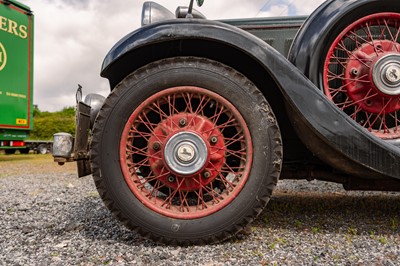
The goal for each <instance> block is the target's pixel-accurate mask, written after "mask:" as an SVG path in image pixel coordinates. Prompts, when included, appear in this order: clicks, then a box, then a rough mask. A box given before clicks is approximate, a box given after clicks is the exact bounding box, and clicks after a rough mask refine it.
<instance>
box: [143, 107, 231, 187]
mask: <svg viewBox="0 0 400 266" xmlns="http://www.w3.org/2000/svg"><path fill="white" fill-rule="evenodd" d="M214 139H216V142H215V141H214ZM223 139H224V137H223V135H222V133H221V132H220V131H219V130H218V129H216V128H215V126H214V124H213V123H212V122H211V121H210V120H209V119H207V118H206V117H203V116H201V115H194V114H188V113H179V114H176V115H173V116H170V117H168V118H167V119H165V120H163V121H162V122H160V123H159V125H158V126H157V127H156V128H155V130H154V132H153V134H152V136H151V137H150V139H149V142H148V149H149V151H150V159H149V161H150V166H151V168H152V170H153V172H154V173H155V174H157V175H159V176H161V177H160V180H161V181H162V182H164V184H165V185H166V186H168V187H170V188H173V189H177V188H178V187H179V188H180V189H182V190H185V191H193V190H196V189H199V188H201V187H202V186H205V185H206V184H209V183H210V182H212V181H213V180H214V179H215V178H216V177H217V176H218V173H219V171H220V169H221V167H222V166H223V164H224V163H225V148H224V142H223V141H222V140H223ZM168 172H169V174H166V173H168Z"/></svg>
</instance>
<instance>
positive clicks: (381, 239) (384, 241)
mask: <svg viewBox="0 0 400 266" xmlns="http://www.w3.org/2000/svg"><path fill="white" fill-rule="evenodd" d="M378 241H379V243H381V244H382V245H386V244H387V243H388V239H387V238H386V237H385V236H380V237H379V239H378Z"/></svg>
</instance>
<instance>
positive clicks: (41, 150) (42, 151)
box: [37, 144, 49, 154]
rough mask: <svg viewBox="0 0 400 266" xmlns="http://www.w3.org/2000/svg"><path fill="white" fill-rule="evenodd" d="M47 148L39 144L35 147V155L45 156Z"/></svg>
mask: <svg viewBox="0 0 400 266" xmlns="http://www.w3.org/2000/svg"><path fill="white" fill-rule="evenodd" d="M48 151H49V150H48V148H47V145H46V144H39V146H38V147H37V153H38V154H46V153H47V152H48Z"/></svg>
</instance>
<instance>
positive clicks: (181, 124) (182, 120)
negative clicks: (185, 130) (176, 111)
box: [179, 118, 186, 127]
mask: <svg viewBox="0 0 400 266" xmlns="http://www.w3.org/2000/svg"><path fill="white" fill-rule="evenodd" d="M179 125H180V126H181V127H184V126H186V119H185V118H182V119H180V120H179Z"/></svg>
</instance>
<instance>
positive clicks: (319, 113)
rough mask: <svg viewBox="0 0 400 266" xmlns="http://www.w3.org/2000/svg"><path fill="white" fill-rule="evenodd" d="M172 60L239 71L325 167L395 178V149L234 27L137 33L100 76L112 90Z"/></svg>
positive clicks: (398, 168) (183, 23)
mask: <svg viewBox="0 0 400 266" xmlns="http://www.w3.org/2000/svg"><path fill="white" fill-rule="evenodd" d="M174 56H202V57H207V58H210V59H214V60H217V61H220V62H222V63H224V64H227V65H229V66H231V67H234V68H236V69H237V70H238V71H240V72H242V73H243V74H244V75H246V76H247V77H248V78H249V79H251V80H252V81H253V82H254V83H255V84H256V85H257V86H258V87H259V88H260V89H261V90H262V91H263V93H264V94H265V95H266V98H267V99H268V101H269V102H270V103H271V104H272V108H274V112H275V114H277V117H278V119H279V121H278V123H279V124H280V126H281V127H282V125H283V124H286V122H287V121H288V120H289V119H290V120H291V121H292V124H293V126H294V128H295V130H296V132H298V136H299V138H300V139H301V140H302V141H303V142H304V144H305V145H306V146H307V147H308V148H309V149H310V150H311V152H312V153H314V154H315V155H316V156H318V157H319V158H320V159H321V160H323V161H325V162H327V163H329V164H330V165H331V166H333V167H335V168H337V169H340V170H342V171H345V172H347V173H349V174H353V175H357V176H360V177H382V176H386V177H394V178H400V165H399V162H400V149H399V148H397V147H395V146H393V145H390V144H387V143H385V142H383V141H381V140H380V139H378V138H376V137H374V136H373V135H372V134H370V133H369V132H367V131H366V130H364V129H363V128H361V127H360V126H359V125H357V124H356V123H355V122H354V121H352V120H351V119H349V118H348V117H347V115H346V114H344V113H343V112H341V111H340V110H338V109H337V108H336V107H335V106H334V105H333V104H332V103H331V102H330V101H328V100H327V98H326V97H325V96H324V95H323V94H322V93H321V91H319V90H318V89H317V88H316V87H315V85H313V84H312V83H311V82H310V81H309V80H308V79H306V78H305V76H304V75H303V74H302V73H301V72H300V71H299V70H298V69H297V68H296V67H294V66H293V65H292V64H291V63H290V62H289V61H288V60H287V59H286V58H284V56H282V55H281V54H279V53H278V52H277V51H275V50H274V49H273V48H272V47H270V46H269V45H268V44H266V43H265V42H263V41H262V40H260V39H258V38H256V37H254V36H253V35H251V34H249V33H247V32H245V31H242V30H240V29H238V28H235V27H232V26H229V25H226V24H223V23H219V22H213V21H207V20H186V19H179V20H172V21H166V22H162V23H157V24H152V25H149V26H146V27H143V28H140V29H139V30H137V31H135V32H133V33H131V34H129V35H127V36H126V37H125V38H123V39H122V40H121V41H119V42H118V43H117V44H116V45H115V46H114V47H113V48H112V49H111V51H110V52H109V54H108V55H107V56H106V58H105V60H104V63H103V67H102V72H101V75H102V76H103V77H106V78H108V79H109V81H110V84H111V87H114V86H115V85H116V84H118V83H119V82H120V81H121V80H122V79H123V78H124V77H125V76H127V75H128V74H129V73H131V72H132V71H134V70H135V69H137V68H139V67H141V66H143V65H145V64H147V63H150V62H153V61H156V60H159V59H163V58H167V57H174ZM282 102H284V103H285V106H286V107H287V110H288V112H289V113H288V114H287V115H286V112H285V111H283V110H282V106H283V105H282V104H281V103H282ZM275 108H276V109H275ZM282 120H283V121H282ZM282 131H283V130H282ZM284 145H285V144H284ZM289 148H290V147H289Z"/></svg>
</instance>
